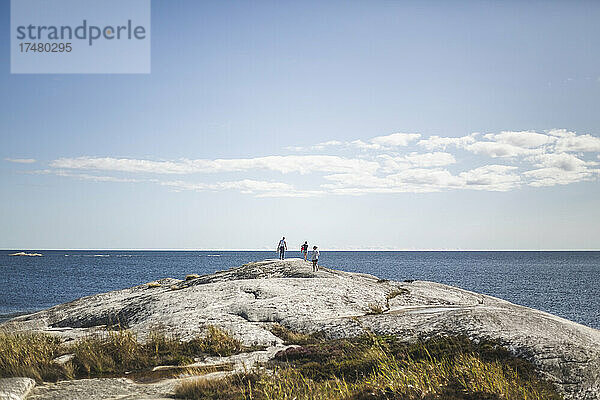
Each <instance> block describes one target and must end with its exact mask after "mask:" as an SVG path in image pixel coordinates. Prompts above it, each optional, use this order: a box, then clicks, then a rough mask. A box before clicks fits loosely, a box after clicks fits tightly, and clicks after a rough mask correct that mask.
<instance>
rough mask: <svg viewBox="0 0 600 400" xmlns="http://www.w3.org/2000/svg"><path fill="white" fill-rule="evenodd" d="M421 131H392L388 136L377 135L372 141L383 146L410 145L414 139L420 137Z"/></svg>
mask: <svg viewBox="0 0 600 400" xmlns="http://www.w3.org/2000/svg"><path fill="white" fill-rule="evenodd" d="M420 137H421V135H420V134H419V133H392V134H391V135H387V136H377V137H374V138H373V139H371V143H373V144H375V145H379V146H381V147H398V146H408V144H409V143H410V142H412V141H415V140H417V139H418V138H420Z"/></svg>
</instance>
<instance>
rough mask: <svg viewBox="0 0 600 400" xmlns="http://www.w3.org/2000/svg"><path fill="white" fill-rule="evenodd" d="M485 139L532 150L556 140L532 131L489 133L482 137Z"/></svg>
mask: <svg viewBox="0 0 600 400" xmlns="http://www.w3.org/2000/svg"><path fill="white" fill-rule="evenodd" d="M484 137H485V138H486V139H489V140H492V141H496V142H498V143H506V144H509V145H512V146H516V147H523V148H526V149H533V148H536V147H540V146H543V145H545V144H549V143H552V142H554V141H555V140H556V138H554V137H552V136H549V135H546V134H543V133H537V132H532V131H521V132H509V131H505V132H501V133H498V134H493V133H489V134H487V135H484Z"/></svg>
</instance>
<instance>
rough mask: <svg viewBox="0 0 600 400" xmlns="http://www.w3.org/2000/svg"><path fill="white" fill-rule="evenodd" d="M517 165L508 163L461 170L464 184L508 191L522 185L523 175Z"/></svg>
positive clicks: (474, 187) (465, 185)
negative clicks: (520, 174)
mask: <svg viewBox="0 0 600 400" xmlns="http://www.w3.org/2000/svg"><path fill="white" fill-rule="evenodd" d="M516 170H517V167H513V166H507V165H485V166H483V167H479V168H475V169H472V170H470V171H466V172H461V173H460V174H459V177H460V178H461V179H462V180H463V185H464V187H466V188H471V189H484V190H491V191H506V190H510V189H513V188H515V187H517V186H519V185H520V183H521V177H520V176H519V175H518V174H517V173H516Z"/></svg>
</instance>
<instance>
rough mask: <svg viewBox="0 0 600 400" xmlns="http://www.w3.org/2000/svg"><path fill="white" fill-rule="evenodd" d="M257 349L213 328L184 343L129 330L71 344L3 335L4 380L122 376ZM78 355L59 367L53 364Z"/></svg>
mask: <svg viewBox="0 0 600 400" xmlns="http://www.w3.org/2000/svg"><path fill="white" fill-rule="evenodd" d="M248 350H253V349H250V348H247V347H244V346H243V345H242V344H241V342H240V341H238V340H237V339H235V338H233V337H232V336H231V335H230V334H229V333H228V332H226V331H223V330H221V329H219V328H216V327H214V326H210V327H208V329H207V330H206V333H205V335H203V336H200V337H197V338H194V339H192V340H190V341H187V342H183V341H181V340H179V338H178V337H175V336H169V335H166V334H164V333H161V332H152V333H151V334H150V336H149V338H148V340H147V341H146V343H140V342H138V340H137V337H136V336H135V334H134V333H133V332H131V331H129V330H124V329H117V330H107V331H105V332H103V333H102V334H100V335H91V336H88V337H86V338H83V339H80V340H78V341H76V342H75V343H73V344H70V345H61V343H60V340H59V339H57V338H55V337H52V336H49V335H44V334H31V333H27V334H26V333H6V332H0V377H11V376H26V377H31V378H33V379H35V380H37V381H38V382H39V381H56V380H61V379H72V378H80V377H91V376H95V377H98V376H115V375H123V374H124V373H125V372H130V371H145V370H150V369H151V368H152V367H155V366H157V365H185V364H189V363H191V362H193V361H194V358H196V357H199V358H203V357H204V356H206V355H219V356H228V355H232V354H237V353H241V352H244V351H248ZM71 353H72V354H74V357H73V359H72V360H71V361H68V362H67V363H65V364H64V365H59V364H57V363H55V362H53V360H54V359H55V358H56V357H59V356H61V355H64V354H71Z"/></svg>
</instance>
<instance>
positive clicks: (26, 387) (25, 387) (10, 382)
mask: <svg viewBox="0 0 600 400" xmlns="http://www.w3.org/2000/svg"><path fill="white" fill-rule="evenodd" d="M34 386H35V381H34V380H33V379H30V378H0V400H22V399H24V398H25V397H26V396H27V394H29V391H30V390H31V389H32V388H33V387H34Z"/></svg>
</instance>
